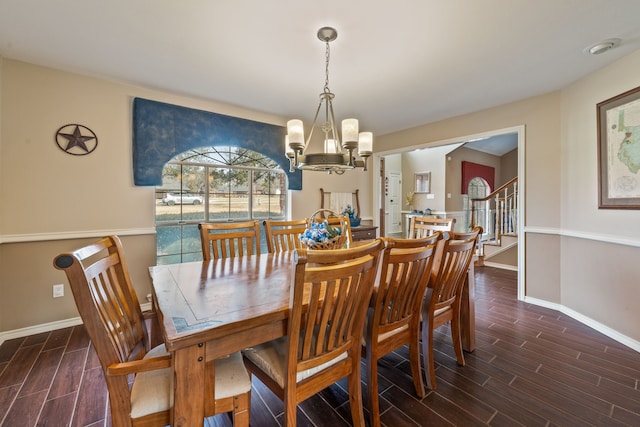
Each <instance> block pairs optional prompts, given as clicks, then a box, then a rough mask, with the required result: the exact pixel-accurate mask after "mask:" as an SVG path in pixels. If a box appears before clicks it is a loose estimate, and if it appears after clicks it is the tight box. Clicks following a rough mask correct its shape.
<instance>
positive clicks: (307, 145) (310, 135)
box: [302, 97, 322, 154]
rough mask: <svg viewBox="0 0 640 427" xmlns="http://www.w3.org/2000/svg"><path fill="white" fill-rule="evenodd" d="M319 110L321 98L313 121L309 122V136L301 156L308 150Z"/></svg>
mask: <svg viewBox="0 0 640 427" xmlns="http://www.w3.org/2000/svg"><path fill="white" fill-rule="evenodd" d="M320 108H322V97H321V98H320V103H318V108H316V114H315V116H313V121H312V122H311V130H310V131H309V136H308V137H307V140H306V141H305V144H304V148H303V149H302V154H304V153H306V152H307V148H309V143H310V142H311V137H312V136H313V131H314V129H315V128H316V121H317V120H318V114H319V113H320Z"/></svg>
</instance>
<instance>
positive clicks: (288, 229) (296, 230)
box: [262, 219, 307, 253]
mask: <svg viewBox="0 0 640 427" xmlns="http://www.w3.org/2000/svg"><path fill="white" fill-rule="evenodd" d="M262 224H263V225H264V232H265V236H266V239H267V250H268V251H269V253H277V252H286V251H292V250H294V249H297V248H300V247H302V245H301V244H300V239H299V238H298V236H300V234H302V233H304V230H306V228H307V220H306V219H294V220H289V221H274V220H269V219H267V220H265V221H264V222H263V223H262Z"/></svg>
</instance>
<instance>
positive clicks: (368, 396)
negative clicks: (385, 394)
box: [364, 342, 380, 427]
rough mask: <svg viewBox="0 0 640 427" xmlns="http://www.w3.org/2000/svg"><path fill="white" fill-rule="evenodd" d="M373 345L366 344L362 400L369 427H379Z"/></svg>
mask: <svg viewBox="0 0 640 427" xmlns="http://www.w3.org/2000/svg"><path fill="white" fill-rule="evenodd" d="M372 347H373V345H372V344H371V343H370V342H368V343H367V349H366V364H367V369H366V371H367V372H366V377H367V387H366V388H365V393H364V400H365V402H366V405H367V409H368V410H369V422H370V424H371V427H380V401H379V398H378V361H377V360H376V359H375V358H374V357H373V348H372Z"/></svg>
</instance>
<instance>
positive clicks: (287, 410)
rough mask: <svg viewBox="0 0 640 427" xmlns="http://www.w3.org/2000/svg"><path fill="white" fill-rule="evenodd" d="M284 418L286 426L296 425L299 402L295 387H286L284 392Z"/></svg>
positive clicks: (292, 426) (293, 426)
mask: <svg viewBox="0 0 640 427" xmlns="http://www.w3.org/2000/svg"><path fill="white" fill-rule="evenodd" d="M282 403H284V419H285V427H295V426H296V420H297V414H296V412H297V410H298V403H297V401H296V392H295V389H294V390H292V389H291V388H288V389H285V392H284V399H283V402H282Z"/></svg>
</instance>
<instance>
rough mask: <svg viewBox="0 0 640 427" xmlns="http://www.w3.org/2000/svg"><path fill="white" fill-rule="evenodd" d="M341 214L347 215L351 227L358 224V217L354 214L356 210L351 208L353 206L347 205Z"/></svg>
mask: <svg viewBox="0 0 640 427" xmlns="http://www.w3.org/2000/svg"><path fill="white" fill-rule="evenodd" d="M342 215H344V216H347V217H349V222H350V223H351V226H352V227H357V226H359V225H360V217H358V216H356V211H355V210H354V209H353V206H351V205H347V207H346V208H344V210H343V211H342Z"/></svg>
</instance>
